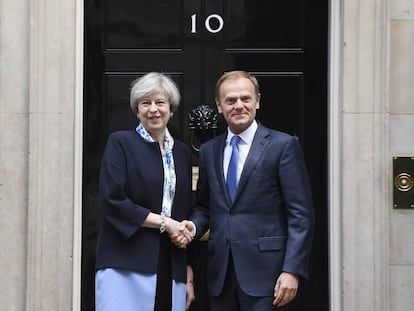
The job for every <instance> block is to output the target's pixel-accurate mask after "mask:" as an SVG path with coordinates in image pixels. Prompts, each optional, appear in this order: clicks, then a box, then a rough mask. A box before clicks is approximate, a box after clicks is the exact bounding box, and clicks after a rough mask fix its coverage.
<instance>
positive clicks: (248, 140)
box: [223, 120, 257, 180]
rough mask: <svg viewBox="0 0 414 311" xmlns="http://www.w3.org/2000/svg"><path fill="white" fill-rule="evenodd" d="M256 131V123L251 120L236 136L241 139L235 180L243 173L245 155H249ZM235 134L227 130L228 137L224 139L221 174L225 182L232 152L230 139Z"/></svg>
mask: <svg viewBox="0 0 414 311" xmlns="http://www.w3.org/2000/svg"><path fill="white" fill-rule="evenodd" d="M256 130H257V122H256V120H253V122H252V124H250V126H249V127H248V128H247V129H245V130H244V131H243V132H241V133H240V134H239V135H238V136H239V137H240V138H241V140H240V143H239V163H238V164H237V180H240V176H241V173H242V171H243V167H244V163H245V162H246V158H247V155H248V154H249V150H250V146H251V145H252V142H253V138H254V134H255V133H256ZM234 135H235V134H234V133H232V132H231V131H230V129H228V135H227V139H226V146H225V147H224V155H223V172H224V179H226V180H227V170H228V168H229V163H230V157H231V153H232V151H233V146H232V145H230V141H231V138H232V137H233V136H234Z"/></svg>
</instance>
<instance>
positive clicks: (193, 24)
mask: <svg viewBox="0 0 414 311" xmlns="http://www.w3.org/2000/svg"><path fill="white" fill-rule="evenodd" d="M212 20H217V23H218V25H217V26H216V28H213V27H211V21H212ZM196 22H197V14H193V15H191V33H197V28H196ZM204 26H205V27H206V29H207V31H208V32H211V33H218V32H220V31H221V30H222V29H223V26H224V20H223V18H222V17H221V16H220V15H218V14H211V15H209V16H207V18H206V21H205V22H204Z"/></svg>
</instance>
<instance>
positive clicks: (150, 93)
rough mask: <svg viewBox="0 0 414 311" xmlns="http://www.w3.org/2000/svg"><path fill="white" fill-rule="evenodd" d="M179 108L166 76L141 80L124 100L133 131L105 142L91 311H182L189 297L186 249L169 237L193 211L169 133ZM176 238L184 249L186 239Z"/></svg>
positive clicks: (182, 157)
mask: <svg viewBox="0 0 414 311" xmlns="http://www.w3.org/2000/svg"><path fill="white" fill-rule="evenodd" d="M179 102H180V93H179V91H178V88H177V86H176V85H175V83H174V82H173V81H172V80H171V79H170V78H169V77H167V76H166V75H163V74H161V73H156V72H152V73H148V74H146V75H145V76H143V77H141V78H139V79H137V80H135V81H134V82H133V84H132V89H131V95H130V106H131V109H132V111H133V112H134V113H136V114H137V116H138V119H139V121H140V123H139V125H138V126H137V128H136V130H135V131H118V132H115V133H113V134H111V135H110V137H109V139H108V142H107V146H106V149H105V153H104V156H103V160H102V166H101V173H100V199H101V206H102V221H101V227H100V233H99V238H98V244H97V259H96V263H97V265H96V269H97V272H96V278H95V282H96V284H95V285H96V310H97V311H109V310H116V311H123V310H125V311H129V310H134V311H136V310H142V311H147V310H148V311H149V310H151V311H152V310H159V311H169V310H174V311H175V310H177V311H178V310H179V311H182V310H185V309H186V308H187V309H188V308H189V305H190V303H191V301H192V300H193V299H194V289H193V284H192V281H193V276H192V269H191V267H190V266H187V254H186V250H185V249H184V248H179V247H177V246H175V245H174V244H172V242H171V240H170V238H169V235H173V234H177V233H179V232H180V229H179V225H180V222H179V221H181V220H184V219H187V218H188V217H189V215H190V212H191V152H190V149H189V148H188V147H187V146H186V145H184V144H183V143H181V142H179V141H177V140H174V139H173V138H172V136H171V134H170V133H169V131H168V129H167V123H168V120H169V119H170V118H171V117H172V115H173V112H174V111H176V110H177V107H178V105H179ZM184 230H186V229H184ZM181 233H183V234H182V238H183V239H184V240H183V241H182V245H181V246H183V245H185V242H186V241H185V239H191V235H190V234H189V232H188V231H185V232H181ZM186 296H187V301H186Z"/></svg>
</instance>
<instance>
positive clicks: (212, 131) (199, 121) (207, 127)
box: [188, 105, 217, 152]
mask: <svg viewBox="0 0 414 311" xmlns="http://www.w3.org/2000/svg"><path fill="white" fill-rule="evenodd" d="M188 128H189V129H190V133H191V134H190V143H191V148H192V149H193V151H195V152H198V151H199V150H200V148H199V147H200V145H201V144H202V143H204V142H206V141H207V140H209V139H211V138H214V137H215V136H216V130H217V112H216V111H215V110H214V109H213V108H211V107H210V106H208V105H202V106H197V107H195V108H194V109H193V110H191V112H190V113H189V114H188ZM196 142H197V143H196Z"/></svg>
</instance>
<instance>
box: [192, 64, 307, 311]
mask: <svg viewBox="0 0 414 311" xmlns="http://www.w3.org/2000/svg"><path fill="white" fill-rule="evenodd" d="M216 105H217V108H218V111H219V113H222V114H223V117H224V119H225V120H226V122H227V125H228V131H227V133H224V134H223V135H221V136H218V137H216V138H214V139H212V140H210V141H208V142H206V143H205V144H203V145H202V146H201V147H200V153H199V180H198V185H197V198H196V203H195V206H194V210H193V212H192V216H191V221H192V222H193V224H191V223H184V224H185V225H186V227H187V228H188V229H190V230H191V231H193V232H194V231H195V232H196V236H195V238H199V237H200V236H201V235H202V234H203V233H204V232H205V231H206V230H207V229H208V228H210V235H209V240H208V250H209V253H208V273H207V275H208V288H209V295H210V303H211V309H212V310H213V311H223V310H226V311H228V310H242V311H251V310H255V311H256V310H263V311H267V310H269V311H270V310H287V306H288V305H287V304H288V303H289V302H290V301H291V300H292V299H293V298H294V297H295V295H296V292H297V289H298V284H299V278H300V277H305V278H306V277H307V276H308V259H309V254H310V250H311V244H312V233H313V224H314V220H313V205H312V197H311V191H310V185H309V180H308V175H307V172H306V168H305V163H304V161H303V156H302V152H301V148H300V145H299V143H298V141H297V139H296V138H294V137H292V136H290V135H287V134H285V133H282V132H278V131H274V130H271V129H268V128H266V127H264V126H263V125H261V124H259V123H258V122H256V120H255V117H256V110H257V109H259V105H260V92H259V85H258V82H257V80H256V78H255V77H253V76H252V75H250V74H248V73H246V72H243V71H233V72H228V73H225V74H224V75H223V76H222V77H221V78H220V79H219V80H218V82H217V85H216ZM233 136H238V137H239V138H238V140H239V142H234V143H233V140H234V139H233V140H232V137H233ZM231 142H232V143H231ZM234 145H236V146H234ZM234 149H237V150H234ZM233 153H235V154H234V155H233ZM234 157H236V162H237V163H236V164H234V159H232V158H234ZM231 174H235V177H234V176H233V177H232V176H231ZM226 183H230V184H231V183H232V185H227V184H226ZM233 193H234V194H233ZM233 196H234V198H232V197H233ZM190 224H191V225H190ZM192 226H195V228H192Z"/></svg>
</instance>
